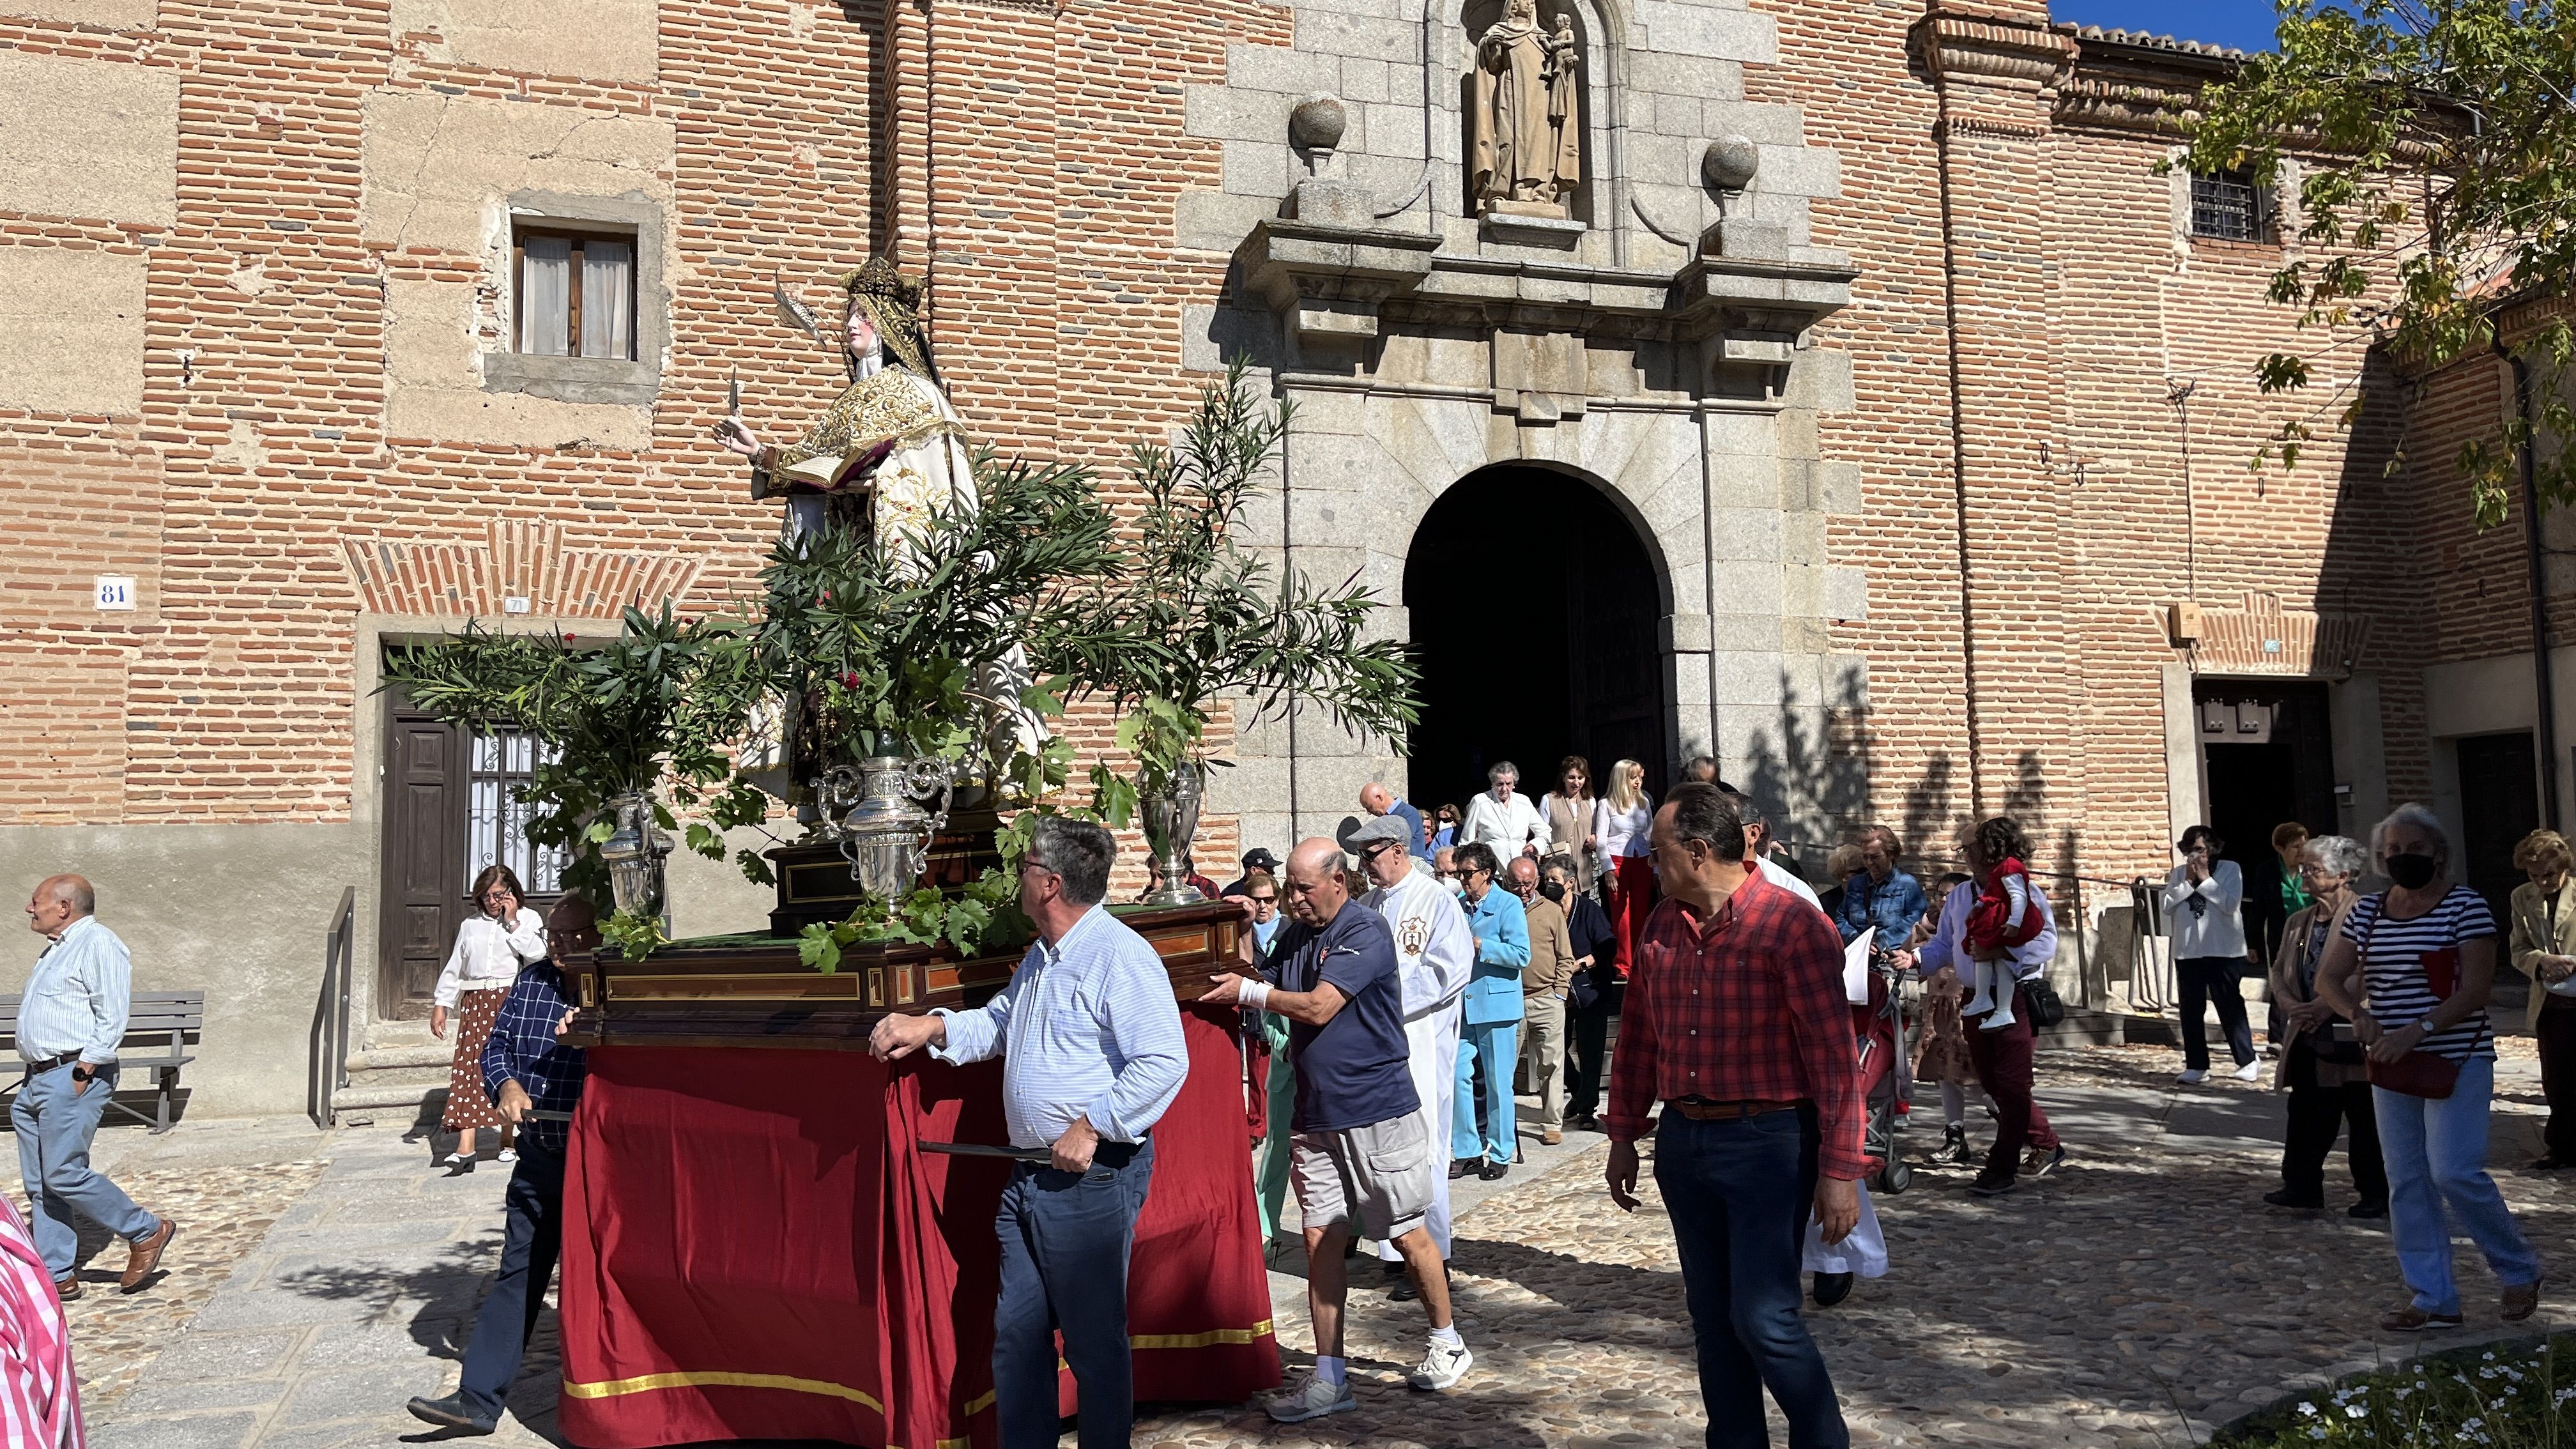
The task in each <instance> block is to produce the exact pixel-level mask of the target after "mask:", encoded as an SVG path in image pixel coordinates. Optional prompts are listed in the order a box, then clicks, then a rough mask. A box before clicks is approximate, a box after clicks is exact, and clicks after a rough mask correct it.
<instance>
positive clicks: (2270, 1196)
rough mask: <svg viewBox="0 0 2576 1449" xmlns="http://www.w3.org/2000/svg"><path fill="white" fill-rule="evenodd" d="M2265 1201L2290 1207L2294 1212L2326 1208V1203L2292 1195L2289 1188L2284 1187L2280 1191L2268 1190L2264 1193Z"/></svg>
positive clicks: (2275, 1205)
mask: <svg viewBox="0 0 2576 1449" xmlns="http://www.w3.org/2000/svg"><path fill="white" fill-rule="evenodd" d="M2263 1201H2265V1202H2268V1203H2270V1204H2271V1205H2272V1206H2274V1207H2276V1208H2288V1209H2290V1210H2291V1211H2293V1212H2302V1213H2313V1212H2322V1211H2324V1210H2325V1204H2324V1203H2323V1202H2307V1201H2303V1200H2301V1199H2299V1198H2296V1197H2292V1196H2291V1195H2290V1190H2289V1189H2288V1188H2283V1189H2281V1190H2280V1191H2279V1192H2267V1193H2265V1194H2263Z"/></svg>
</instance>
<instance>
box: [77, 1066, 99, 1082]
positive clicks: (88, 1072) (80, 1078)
mask: <svg viewBox="0 0 2576 1449" xmlns="http://www.w3.org/2000/svg"><path fill="white" fill-rule="evenodd" d="M97 1076H98V1073H97V1072H96V1071H95V1070H93V1069H92V1068H91V1067H90V1064H89V1063H87V1062H74V1063H72V1080H73V1081H75V1082H89V1081H93V1080H95V1079H96V1078H97Z"/></svg>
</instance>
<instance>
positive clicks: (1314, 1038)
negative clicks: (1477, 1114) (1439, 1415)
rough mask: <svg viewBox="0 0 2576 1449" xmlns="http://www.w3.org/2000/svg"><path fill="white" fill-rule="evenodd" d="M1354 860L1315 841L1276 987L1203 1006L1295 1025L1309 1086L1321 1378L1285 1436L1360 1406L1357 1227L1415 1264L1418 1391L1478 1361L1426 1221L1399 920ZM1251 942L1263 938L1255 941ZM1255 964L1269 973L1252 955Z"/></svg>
mask: <svg viewBox="0 0 2576 1449" xmlns="http://www.w3.org/2000/svg"><path fill="white" fill-rule="evenodd" d="M1342 865H1343V861H1342V850H1341V847H1340V846H1338V845H1336V844H1334V843H1333V842H1332V841H1330V840H1325V839H1321V838H1318V839H1314V840H1309V841H1307V842H1306V843H1305V844H1303V845H1300V846H1298V847H1297V848H1296V850H1294V851H1293V852H1291V853H1290V854H1289V857H1288V880H1287V889H1286V892H1285V895H1286V897H1287V904H1288V914H1289V916H1290V917H1291V919H1290V921H1289V923H1288V924H1287V925H1285V926H1282V927H1281V928H1280V930H1279V934H1278V935H1277V936H1275V937H1273V938H1272V939H1271V942H1270V952H1269V957H1268V964H1269V971H1268V973H1267V974H1268V979H1267V980H1262V979H1249V978H1247V977H1245V976H1241V975H1233V974H1228V975H1224V976H1220V977H1218V978H1216V985H1215V987H1214V988H1212V989H1211V990H1209V992H1208V993H1207V994H1206V995H1205V996H1202V997H1200V998H1199V999H1200V1000H1201V1001H1203V1002H1206V1003H1209V1004H1211V1005H1223V1006H1231V1005H1238V1004H1239V1005H1243V1006H1257V1007H1261V1008H1264V1009H1266V1010H1269V1011H1274V1012H1277V1013H1278V1014H1279V1015H1281V1016H1284V1017H1286V1018H1288V1049H1289V1052H1290V1053H1291V1056H1290V1061H1291V1062H1292V1064H1293V1065H1294V1067H1295V1069H1296V1074H1297V1110H1296V1119H1295V1126H1296V1129H1297V1134H1296V1136H1295V1137H1294V1138H1293V1139H1292V1142H1291V1147H1290V1152H1289V1163H1290V1166H1289V1173H1290V1176H1291V1177H1292V1178H1293V1179H1294V1180H1295V1182H1296V1185H1297V1207H1298V1210H1299V1212H1300V1213H1301V1214H1302V1215H1303V1216H1304V1218H1305V1226H1306V1302H1307V1307H1308V1309H1309V1310H1310V1313H1311V1316H1312V1317H1313V1319H1314V1323H1315V1368H1314V1371H1313V1372H1312V1373H1310V1374H1308V1375H1307V1376H1306V1377H1305V1379H1304V1380H1302V1381H1301V1382H1299V1383H1297V1384H1296V1385H1294V1386H1292V1387H1290V1388H1289V1389H1288V1390H1287V1391H1285V1392H1283V1393H1281V1394H1280V1395H1279V1396H1278V1397H1276V1398H1274V1399H1272V1400H1271V1402H1270V1405H1269V1410H1270V1417H1272V1418H1273V1419H1276V1420H1278V1421H1280V1422H1281V1423H1295V1422H1297V1421H1299V1420H1303V1419H1315V1418H1321V1417H1323V1416H1324V1415H1326V1414H1337V1413H1340V1412H1341V1411H1343V1410H1345V1409H1355V1408H1358V1407H1359V1401H1358V1400H1357V1399H1355V1398H1353V1397H1352V1395H1351V1389H1350V1384H1349V1382H1348V1375H1347V1369H1346V1361H1345V1359H1344V1357H1343V1352H1342V1309H1343V1303H1344V1300H1345V1299H1346V1298H1347V1297H1348V1292H1349V1279H1348V1277H1347V1273H1346V1269H1345V1267H1344V1264H1343V1261H1342V1250H1343V1248H1344V1247H1345V1246H1346V1245H1347V1244H1348V1243H1349V1241H1350V1237H1351V1233H1352V1227H1353V1222H1354V1220H1355V1219H1356V1221H1357V1224H1358V1227H1359V1228H1360V1230H1361V1231H1362V1232H1363V1233H1364V1234H1365V1235H1366V1236H1368V1237H1372V1238H1375V1239H1377V1240H1378V1241H1380V1242H1391V1243H1393V1244H1395V1249H1396V1251H1397V1252H1399V1253H1402V1254H1403V1255H1404V1265H1405V1268H1406V1270H1407V1271H1408V1272H1409V1273H1410V1274H1411V1275H1412V1278H1413V1284H1414V1288H1415V1290H1416V1291H1417V1292H1419V1293H1420V1294H1421V1295H1422V1307H1423V1309H1424V1311H1425V1312H1427V1313H1428V1314H1429V1315H1430V1318H1431V1344H1430V1348H1429V1351H1428V1352H1427V1353H1426V1354H1425V1355H1424V1357H1423V1360H1422V1366H1421V1367H1420V1368H1417V1369H1415V1370H1414V1371H1413V1374H1412V1376H1411V1383H1412V1384H1413V1386H1414V1387H1415V1388H1417V1389H1445V1388H1448V1387H1450V1386H1451V1385H1453V1384H1455V1383H1457V1382H1458V1380H1459V1379H1461V1378H1463V1377H1465V1376H1466V1372H1467V1366H1468V1365H1469V1364H1470V1363H1472V1362H1474V1356H1473V1355H1472V1354H1470V1353H1468V1351H1467V1345H1466V1343H1465V1341H1464V1340H1462V1339H1460V1338H1459V1336H1458V1330H1457V1328H1456V1327H1455V1326H1454V1325H1453V1324H1452V1323H1451V1322H1450V1318H1449V1282H1448V1279H1447V1277H1446V1276H1445V1275H1444V1274H1443V1273H1442V1272H1441V1267H1440V1248H1439V1245H1438V1244H1436V1243H1434V1242H1433V1241H1432V1240H1431V1231H1430V1229H1429V1228H1427V1227H1426V1226H1424V1223H1423V1215H1424V1214H1425V1213H1426V1212H1427V1211H1429V1209H1430V1206H1431V1185H1432V1183H1433V1181H1434V1178H1433V1176H1432V1148H1431V1133H1430V1129H1429V1128H1428V1127H1427V1126H1426V1125H1425V1124H1424V1122H1423V1120H1422V1115H1421V1113H1422V1101H1421V1098H1420V1097H1419V1096H1417V1095H1416V1094H1415V1092H1414V1090H1413V1070H1412V1065H1411V1048H1410V1044H1409V1043H1408V1042H1407V1041H1406V1039H1405V1035H1404V991H1403V982H1402V979H1401V978H1400V977H1399V976H1398V975H1397V974H1396V957H1395V936H1394V933H1393V932H1392V931H1390V930H1389V929H1388V927H1387V924H1386V918H1385V917H1383V916H1381V915H1379V914H1378V913H1377V912H1375V911H1372V910H1370V909H1368V908H1367V907H1365V906H1355V905H1354V904H1353V902H1352V900H1351V896H1350V891H1349V889H1348V888H1347V887H1346V886H1345V885H1344V883H1343V877H1342ZM1244 939H1245V940H1246V941H1248V940H1249V939H1250V933H1248V932H1247V933H1245V936H1244ZM1242 960H1243V963H1244V965H1245V966H1246V967H1247V968H1250V969H1258V967H1257V966H1256V965H1255V963H1254V960H1253V956H1252V952H1251V950H1250V949H1249V947H1248V946H1247V947H1246V948H1245V949H1244V951H1243V955H1242Z"/></svg>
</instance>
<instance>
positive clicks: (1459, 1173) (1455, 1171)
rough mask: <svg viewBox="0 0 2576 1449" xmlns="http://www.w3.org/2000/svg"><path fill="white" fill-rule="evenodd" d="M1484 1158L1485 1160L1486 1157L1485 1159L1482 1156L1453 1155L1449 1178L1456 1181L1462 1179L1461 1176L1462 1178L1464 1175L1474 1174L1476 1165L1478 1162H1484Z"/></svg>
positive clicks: (1450, 1161) (1450, 1162)
mask: <svg viewBox="0 0 2576 1449" xmlns="http://www.w3.org/2000/svg"><path fill="white" fill-rule="evenodd" d="M1484 1160H1485V1159H1483V1158H1481V1157H1453V1158H1450V1159H1449V1180H1450V1181H1451V1182H1456V1181H1457V1180H1458V1179H1460V1178H1462V1177H1467V1176H1470V1175H1472V1174H1473V1173H1474V1172H1475V1170H1476V1166H1477V1164H1478V1163H1481V1162H1483V1161H1484Z"/></svg>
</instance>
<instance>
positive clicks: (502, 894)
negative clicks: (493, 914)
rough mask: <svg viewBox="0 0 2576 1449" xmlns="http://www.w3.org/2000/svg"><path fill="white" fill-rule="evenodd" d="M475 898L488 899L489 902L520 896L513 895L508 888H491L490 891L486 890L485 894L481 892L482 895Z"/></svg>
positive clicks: (514, 898) (512, 899)
mask: <svg viewBox="0 0 2576 1449" xmlns="http://www.w3.org/2000/svg"><path fill="white" fill-rule="evenodd" d="M475 899H476V900H478V901H486V902H489V901H514V900H517V899H518V897H517V896H514V895H512V894H511V893H510V892H508V891H506V890H490V891H485V892H484V893H483V894H481V895H479V896H476V897H475Z"/></svg>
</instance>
